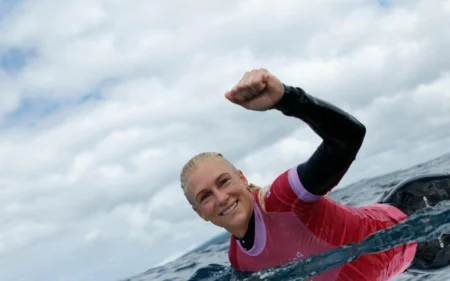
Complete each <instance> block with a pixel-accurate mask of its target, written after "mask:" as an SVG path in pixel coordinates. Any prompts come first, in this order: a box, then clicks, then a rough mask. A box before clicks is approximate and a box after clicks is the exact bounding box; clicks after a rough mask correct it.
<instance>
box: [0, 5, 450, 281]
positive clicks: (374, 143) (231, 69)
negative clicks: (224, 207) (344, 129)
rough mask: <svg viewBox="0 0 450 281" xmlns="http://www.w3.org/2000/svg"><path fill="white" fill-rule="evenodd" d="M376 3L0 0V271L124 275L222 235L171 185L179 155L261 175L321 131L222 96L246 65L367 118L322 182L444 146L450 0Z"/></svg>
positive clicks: (280, 166) (19, 276) (17, 275)
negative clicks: (344, 168) (360, 135)
mask: <svg viewBox="0 0 450 281" xmlns="http://www.w3.org/2000/svg"><path fill="white" fill-rule="evenodd" d="M382 4H383V5H380V3H379V2H377V1H367V2H361V1H356V0H345V1H337V0H320V1H291V0H284V1H281V2H274V1H263V2H261V1H258V2H256V1H214V2H211V1H205V0H199V1H195V2H192V3H191V2H189V3H187V2H182V1H170V2H163V1H133V3H132V4H131V3H128V2H127V3H125V2H124V1H117V0H116V1H101V0H90V1H87V0H83V1H79V0H78V1H75V0H73V1H64V3H63V2H58V1H54V0H41V1H37V2H36V1H20V2H17V3H16V4H14V6H11V7H10V8H8V9H7V10H2V8H1V7H0V17H1V20H0V61H1V63H0V64H1V69H0V85H1V90H2V94H1V95H0V121H1V122H0V157H1V159H2V161H0V186H1V187H2V188H0V206H2V207H1V210H2V212H0V229H1V230H0V268H1V271H2V273H3V274H4V278H6V279H14V280H29V279H30V278H32V279H33V280H49V279H51V280H80V279H83V280H113V279H120V278H125V277H128V276H129V275H133V274H136V273H139V272H142V271H145V270H146V269H148V268H149V267H151V266H154V265H157V264H160V263H161V262H162V261H164V260H168V259H170V257H174V256H177V255H178V254H179V253H183V252H185V251H187V250H189V249H192V248H193V247H195V246H197V245H199V244H201V243H203V242H204V241H205V240H207V239H209V238H210V237H212V236H214V235H216V234H218V233H220V232H221V231H223V229H219V228H217V227H215V226H213V225H211V224H209V223H206V222H204V221H202V220H201V219H200V218H198V217H197V216H196V214H195V212H194V211H193V210H192V208H191V207H190V206H189V204H188V203H187V201H186V200H185V198H184V196H183V193H182V191H181V188H180V187H179V173H180V170H181V168H182V166H183V165H184V163H185V162H186V161H187V160H188V159H189V158H190V157H192V156H193V155H194V154H196V153H199V152H202V151H220V152H222V153H223V154H224V155H225V156H226V157H227V158H229V159H230V160H231V161H233V162H234V163H236V165H237V166H238V167H239V168H240V169H242V170H243V171H244V173H245V174H246V175H247V177H248V178H249V179H250V181H251V182H254V183H255V184H259V185H265V184H268V183H270V181H271V180H273V178H274V177H276V176H277V175H278V174H279V173H281V172H282V171H284V170H286V169H288V168H290V167H292V166H294V165H297V164H298V163H300V162H302V161H305V160H306V159H307V158H308V157H309V156H310V155H311V153H312V152H313V151H314V149H315V148H316V147H317V146H318V145H319V144H320V138H319V137H317V136H316V135H315V134H314V133H313V132H312V131H311V130H310V129H309V127H307V126H306V125H305V124H304V123H303V122H301V121H300V120H297V119H295V118H288V117H285V116H283V115H282V114H280V113H279V112H275V111H270V112H265V113H259V112H249V111H245V110H242V109H241V108H239V107H237V106H235V105H233V104H231V103H229V102H227V101H226V100H225V99H224V97H223V93H224V92H225V91H226V90H228V89H230V88H231V87H232V86H233V85H234V83H236V82H237V81H238V80H239V79H240V78H241V76H242V75H243V74H244V73H245V72H246V71H248V70H250V69H253V68H260V67H264V68H267V69H268V70H269V71H271V72H272V73H274V74H275V75H277V76H278V77H279V78H280V79H281V80H282V81H283V82H284V83H286V84H290V85H294V86H300V87H303V88H304V89H305V90H306V91H308V92H309V93H311V94H312V95H314V96H316V97H320V98H322V99H325V100H327V101H330V102H332V103H334V104H336V105H338V106H340V107H342V108H343V109H345V110H348V111H349V112H351V113H352V114H353V115H355V116H356V117H357V118H358V119H359V120H361V121H362V122H363V123H364V124H365V125H366V126H367V129H368V131H367V136H366V140H365V142H364V145H363V147H362V149H361V151H360V153H359V154H358V157H357V160H356V161H355V163H354V164H353V165H352V167H351V169H350V170H349V173H348V174H347V175H346V177H344V179H343V180H342V182H341V184H340V185H339V186H338V188H341V187H343V186H345V184H348V183H350V182H352V181H355V180H358V179H361V178H365V177H370V176H375V175H378V174H381V173H385V172H390V171H393V170H395V169H400V168H405V167H408V166H411V165H413V164H415V163H418V162H421V161H425V160H428V159H431V158H433V157H435V156H439V155H441V154H443V153H445V152H448V148H447V147H448V143H449V141H450V135H449V133H448V129H447V128H448V126H449V124H450V119H449V118H448V117H447V115H448V114H447V113H448V112H449V109H450V108H449V104H450V95H449V93H448V89H449V86H450V56H449V55H448V52H447V50H448V49H449V47H450V36H449V35H448V32H447V30H446V29H445V27H446V26H448V25H449V24H450V22H449V21H450V17H449V13H450V2H449V1H435V2H429V1H425V0H422V1H420V0H414V1H403V0H402V1H389V2H388V5H385V4H386V2H383V3H382ZM174 7H176V8H174ZM2 11H6V12H2ZM43 253H45V254H43ZM23 268H28V270H26V271H24V270H23ZM8 277H9V278H8Z"/></svg>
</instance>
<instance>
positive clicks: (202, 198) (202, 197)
mask: <svg viewBox="0 0 450 281" xmlns="http://www.w3.org/2000/svg"><path fill="white" fill-rule="evenodd" d="M206 198H208V194H206V193H205V194H203V195H202V196H201V197H200V202H203V200H205V199H206Z"/></svg>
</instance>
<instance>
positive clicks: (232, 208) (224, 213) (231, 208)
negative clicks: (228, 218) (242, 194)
mask: <svg viewBox="0 0 450 281" xmlns="http://www.w3.org/2000/svg"><path fill="white" fill-rule="evenodd" d="M236 205H237V202H236V203H234V204H233V206H231V207H230V208H229V209H228V210H226V211H225V212H223V213H222V215H226V214H228V213H229V212H231V211H233V210H234V208H236Z"/></svg>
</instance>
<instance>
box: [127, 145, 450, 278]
mask: <svg viewBox="0 0 450 281" xmlns="http://www.w3.org/2000/svg"><path fill="white" fill-rule="evenodd" d="M436 172H446V173H450V154H446V155H443V156H441V157H439V158H436V159H433V160H431V161H428V162H425V163H422V164H419V165H416V166H413V167H411V168H408V169H405V170H401V171H396V172H393V173H389V174H386V175H382V176H378V177H375V178H370V179H365V180H361V181H358V182H355V183H353V184H351V185H348V186H347V187H345V188H342V189H339V190H336V191H333V192H331V193H330V194H329V195H328V196H329V197H331V198H333V199H335V200H337V201H338V202H341V203H343V204H347V205H351V206H363V205H367V204H370V203H373V202H375V201H377V200H378V199H379V198H380V197H381V196H382V194H383V193H384V192H386V191H388V190H390V189H391V188H392V187H394V186H395V185H397V184H398V183H399V182H401V181H403V180H404V179H407V178H409V177H413V176H417V175H420V174H428V173H436ZM426 215H427V216H429V217H430V218H431V219H432V220H434V223H436V225H441V224H442V222H450V208H448V206H444V208H443V209H442V211H441V212H440V213H439V210H436V211H434V215H431V216H430V215H429V214H426ZM412 220H413V218H411V219H409V220H408V221H410V222H411V225H412V226H413V227H415V231H414V233H415V234H417V235H419V236H420V237H425V236H427V233H425V232H424V229H425V228H424V227H423V226H420V225H419V223H418V222H419V221H420V218H417V219H416V220H415V221H412ZM407 223H409V222H407ZM431 231H433V230H431ZM383 232H385V231H383ZM410 233H411V232H410V231H403V230H402V229H400V228H397V230H394V229H392V231H391V232H390V233H387V232H385V233H380V235H383V234H384V235H389V236H390V237H395V239H396V241H402V239H407V238H408V235H409V234H410ZM428 234H429V233H428ZM376 235H378V234H376ZM229 237H230V236H229V234H228V233H223V234H221V235H218V236H217V237H215V238H213V239H211V240H210V241H208V242H206V243H205V244H203V245H202V246H200V247H198V248H197V249H194V250H192V251H190V252H189V253H187V254H185V255H184V256H182V257H180V258H178V259H177V260H175V261H172V262H170V263H167V264H165V265H163V266H160V267H155V268H152V269H149V270H148V271H146V272H143V273H141V274H138V275H135V276H132V277H130V278H127V279H124V280H121V281H169V280H170V281H181V280H183V281H184V280H189V281H200V280H204V281H208V280H210V281H213V280H214V281H225V280H236V281H237V280H248V281H250V280H302V278H301V277H303V276H304V275H305V276H304V277H307V275H308V274H309V273H311V271H317V270H319V271H320V270H325V269H326V268H325V269H324V268H320V266H318V268H315V269H314V268H312V267H311V266H313V267H314V266H316V265H321V266H322V267H323V265H324V264H325V267H329V266H333V264H334V265H338V263H340V262H342V261H345V260H348V259H349V258H351V253H354V252H355V251H356V252H358V249H363V248H364V249H365V250H364V251H367V249H369V250H371V249H372V250H374V251H375V250H376V249H377V248H378V249H379V248H380V247H382V248H386V247H388V246H392V245H380V240H382V239H372V240H371V241H363V242H362V243H361V244H362V245H361V246H362V247H359V248H358V249H349V248H343V249H338V250H337V251H335V253H325V254H324V255H322V256H321V257H317V258H318V259H320V260H321V261H322V262H320V263H317V262H315V260H314V259H313V260H312V261H310V262H309V265H308V266H306V265H307V264H308V263H306V261H301V262H299V263H297V264H290V265H285V266H282V267H279V268H275V269H269V270H265V271H262V272H258V273H254V274H251V275H250V274H240V273H238V272H235V271H233V269H232V268H231V267H230V263H229V261H228V247H229ZM414 239H415V238H414ZM368 240H370V239H368ZM385 240H387V239H385ZM391 240H392V239H389V241H391ZM405 241H406V240H405ZM323 261H325V262H323ZM299 276H300V277H299ZM406 280H411V281H419V280H421V281H424V280H427V281H428V280H433V281H434V280H436V281H444V280H450V269H449V270H448V271H444V272H440V273H435V274H422V275H416V276H415V275H412V274H408V273H404V274H403V275H401V276H398V277H396V278H394V279H392V281H406Z"/></svg>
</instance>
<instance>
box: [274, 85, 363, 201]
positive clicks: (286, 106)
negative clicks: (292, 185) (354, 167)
mask: <svg viewBox="0 0 450 281" xmlns="http://www.w3.org/2000/svg"><path fill="white" fill-rule="evenodd" d="M274 108H275V109H277V110H279V111H281V112H282V113H283V114H284V115H286V116H292V117H295V118H299V119H301V120H302V121H304V122H305V123H307V124H308V125H309V126H310V127H311V129H312V130H313V131H314V132H316V133H317V134H318V135H319V136H320V137H321V138H322V139H323V142H322V143H321V144H320V146H319V147H318V148H317V150H316V151H315V152H314V154H313V155H312V156H311V157H310V159H308V161H306V162H305V163H302V164H300V165H298V167H297V172H298V175H299V178H300V180H301V182H302V184H303V186H304V188H305V189H306V190H308V191H309V192H311V193H313V194H316V195H323V194H325V193H326V192H328V191H329V190H331V189H332V188H333V187H334V186H336V185H337V183H338V182H339V181H340V179H341V178H342V176H343V175H344V174H345V172H346V171H347V169H348V168H349V166H350V165H351V163H352V162H353V160H354V159H355V157H356V154H357V153H358V151H359V149H360V147H361V145H362V143H363V140H364V136H365V133H366V128H365V126H364V125H363V124H361V123H360V122H359V121H358V120H356V119H355V118H354V117H353V116H351V115H350V114H348V113H346V112H344V111H343V110H341V109H339V108H338V107H336V106H334V105H332V104H330V103H328V102H325V101H323V100H321V99H318V98H315V97H313V96H311V95H309V94H307V93H305V92H304V91H303V90H302V89H300V88H296V87H291V86H286V85H284V95H283V97H282V99H281V100H280V101H279V102H278V103H277V104H276V105H275V107H274Z"/></svg>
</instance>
